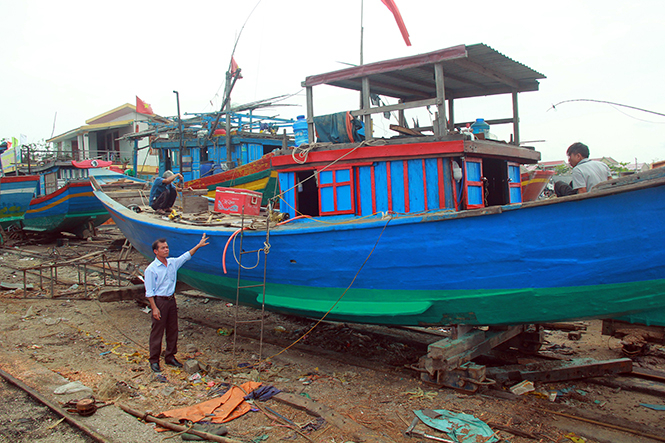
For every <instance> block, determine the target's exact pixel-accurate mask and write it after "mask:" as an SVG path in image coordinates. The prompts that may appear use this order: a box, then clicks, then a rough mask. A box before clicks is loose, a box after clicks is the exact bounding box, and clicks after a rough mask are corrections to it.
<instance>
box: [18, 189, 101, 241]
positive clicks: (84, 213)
mask: <svg viewBox="0 0 665 443" xmlns="http://www.w3.org/2000/svg"><path fill="white" fill-rule="evenodd" d="M109 218H110V214H109V213H108V212H107V211H106V209H105V208H104V206H102V205H100V204H99V200H97V198H95V196H94V194H93V193H92V187H91V185H90V179H81V180H71V181H68V182H67V183H66V184H65V185H64V186H62V187H61V188H60V189H58V190H57V191H54V192H51V193H49V194H46V195H43V196H41V197H35V198H33V199H32V200H31V201H30V207H29V208H28V210H27V212H26V213H25V219H24V220H23V229H24V230H26V231H32V232H44V233H50V232H54V233H55V232H70V233H72V234H76V235H77V236H79V237H81V238H86V237H89V236H91V235H93V234H94V228H95V227H96V226H99V225H101V224H102V223H104V222H105V221H107V220H108V219H109Z"/></svg>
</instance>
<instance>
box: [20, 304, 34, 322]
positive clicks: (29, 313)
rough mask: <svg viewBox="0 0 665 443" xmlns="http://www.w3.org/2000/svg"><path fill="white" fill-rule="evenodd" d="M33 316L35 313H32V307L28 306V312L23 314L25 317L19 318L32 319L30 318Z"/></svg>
mask: <svg viewBox="0 0 665 443" xmlns="http://www.w3.org/2000/svg"><path fill="white" fill-rule="evenodd" d="M34 315H35V313H34V311H33V310H32V306H30V307H29V308H28V310H27V311H26V312H25V315H23V317H21V318H24V319H25V318H30V317H32V316H34Z"/></svg>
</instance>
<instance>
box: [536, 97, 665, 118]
mask: <svg viewBox="0 0 665 443" xmlns="http://www.w3.org/2000/svg"><path fill="white" fill-rule="evenodd" d="M570 102H592V103H603V104H606V105H614V106H622V107H624V108H629V109H635V110H636V111H642V112H648V113H649V114H655V115H660V116H663V117H665V114H662V113H660V112H655V111H649V110H648V109H644V108H638V107H635V106H629V105H623V104H621V103H615V102H609V101H605V100H594V99H590V98H576V99H571V100H564V101H561V102H559V103H557V104H553V105H552V107H551V108H550V109H554V110H556V107H557V106H559V105H560V104H562V103H570ZM550 109H548V111H549V110H550Z"/></svg>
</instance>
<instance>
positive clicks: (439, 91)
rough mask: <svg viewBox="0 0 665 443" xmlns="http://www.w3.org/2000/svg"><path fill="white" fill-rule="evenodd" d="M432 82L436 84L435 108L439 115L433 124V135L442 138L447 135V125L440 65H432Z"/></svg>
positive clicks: (444, 93) (443, 83)
mask: <svg viewBox="0 0 665 443" xmlns="http://www.w3.org/2000/svg"><path fill="white" fill-rule="evenodd" d="M434 82H435V83H436V98H437V100H438V103H437V106H436V107H437V113H438V114H439V118H438V120H437V123H436V124H435V129H434V135H436V136H439V137H443V136H445V135H447V134H448V130H447V125H448V123H447V118H446V106H445V103H446V89H445V80H444V75H443V64H442V63H437V64H435V65H434Z"/></svg>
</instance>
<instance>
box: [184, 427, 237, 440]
mask: <svg viewBox="0 0 665 443" xmlns="http://www.w3.org/2000/svg"><path fill="white" fill-rule="evenodd" d="M192 429H193V430H195V431H201V432H207V433H208V434H212V435H218V436H220V437H221V436H224V435H226V434H228V432H229V431H228V429H226V426H224V425H217V424H213V423H197V424H195V425H194V426H192ZM182 439H183V440H185V441H201V440H205V439H204V438H203V437H199V436H198V435H194V434H188V433H184V434H182Z"/></svg>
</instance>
